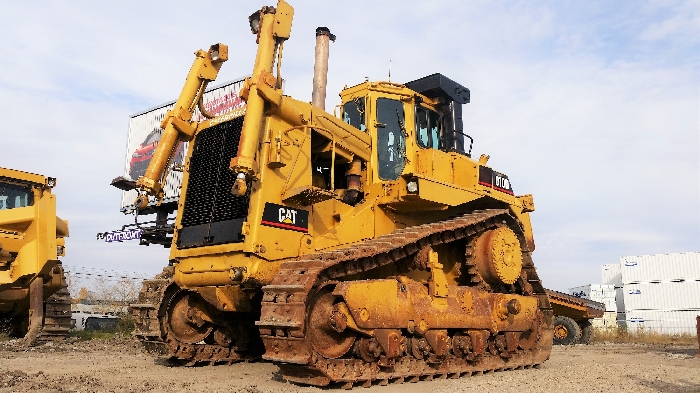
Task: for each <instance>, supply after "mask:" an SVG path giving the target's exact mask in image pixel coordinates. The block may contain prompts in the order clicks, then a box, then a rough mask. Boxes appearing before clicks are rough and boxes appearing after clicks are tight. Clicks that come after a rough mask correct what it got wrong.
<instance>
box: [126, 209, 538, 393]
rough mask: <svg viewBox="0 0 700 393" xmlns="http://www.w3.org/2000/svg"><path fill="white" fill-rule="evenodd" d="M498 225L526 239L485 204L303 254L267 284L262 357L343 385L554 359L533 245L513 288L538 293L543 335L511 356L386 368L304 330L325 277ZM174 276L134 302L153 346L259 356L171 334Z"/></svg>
mask: <svg viewBox="0 0 700 393" xmlns="http://www.w3.org/2000/svg"><path fill="white" fill-rule="evenodd" d="M499 225H507V226H509V227H510V228H511V229H513V230H514V232H515V233H516V234H518V236H519V238H520V240H521V244H524V239H523V238H522V228H521V227H520V225H519V223H518V222H517V221H516V220H515V219H514V218H513V217H512V216H511V215H510V214H509V213H508V211H507V210H485V211H477V212H474V213H471V214H467V215H464V216H461V217H458V218H455V219H452V220H446V221H442V222H437V223H433V224H425V225H420V226H416V227H410V228H406V229H402V230H398V231H395V232H393V233H391V234H388V235H384V236H380V237H378V238H376V239H373V240H370V241H367V242H365V243H362V244H359V245H354V246H351V247H348V248H343V249H339V250H334V251H328V252H320V253H314V254H309V255H304V256H302V257H300V259H299V260H296V261H291V262H287V263H284V264H283V265H282V266H281V268H280V270H279V272H278V273H277V275H276V276H275V277H274V279H273V281H272V282H271V283H270V285H267V286H264V287H263V288H262V289H263V291H264V296H263V301H262V309H261V318H260V321H258V322H257V323H256V324H257V325H258V327H259V330H260V336H261V337H262V339H263V342H264V344H265V349H266V353H265V355H264V356H263V358H265V359H267V360H271V361H273V362H275V363H276V364H278V365H279V366H280V369H281V371H282V374H283V377H284V378H285V379H287V380H290V381H293V382H297V383H303V384H309V385H320V386H324V385H328V384H329V383H332V382H333V383H342V384H343V385H344V387H352V386H353V385H360V384H361V385H363V386H369V385H370V384H372V383H373V381H374V382H378V383H379V384H386V383H401V382H404V381H407V382H415V381H418V380H425V379H432V378H448V377H449V378H456V377H460V376H466V375H475V374H481V373H489V372H494V371H501V370H510V369H521V368H530V367H536V366H538V365H539V364H541V363H542V362H544V361H545V360H546V359H548V357H549V352H550V350H551V342H552V310H551V307H550V305H549V300H548V298H547V295H546V293H545V291H544V288H543V287H542V284H541V282H540V279H539V277H538V275H537V272H536V270H535V267H534V264H533V263H532V259H531V256H530V253H529V252H523V270H522V273H521V279H520V280H518V283H516V284H517V285H514V286H511V287H512V288H511V289H512V291H513V292H514V293H519V294H521V295H526V296H528V295H531V296H536V297H537V298H538V303H539V309H540V311H541V313H539V315H540V317H539V321H538V323H539V326H540V329H539V335H540V336H539V339H538V341H537V345H534V346H533V348H532V349H531V350H520V351H519V352H518V353H515V354H512V356H510V357H508V358H504V357H501V356H498V355H496V354H489V353H487V354H485V355H483V356H481V357H480V358H479V359H477V360H475V361H467V360H464V359H461V358H457V357H455V356H454V355H448V356H446V357H443V358H441V359H437V360H436V359H416V358H413V357H411V356H409V355H404V356H402V357H400V358H399V359H396V360H395V363H394V364H393V365H392V366H390V367H385V366H380V364H379V362H369V363H368V362H366V361H363V360H361V359H358V358H356V357H352V356H351V357H350V358H341V359H325V358H323V356H321V355H319V354H318V353H316V352H315V351H314V350H313V349H312V348H311V345H310V344H309V342H308V341H307V340H306V337H305V329H304V327H305V323H306V320H307V307H308V304H307V300H308V299H309V297H310V295H311V294H312V293H314V291H315V289H317V288H319V287H321V286H322V285H324V284H325V283H327V282H332V281H338V280H342V279H343V278H344V277H347V276H351V275H354V274H357V273H361V272H365V271H369V270H372V269H375V268H377V267H380V266H385V265H388V264H391V263H395V262H397V261H400V260H401V259H402V258H405V257H407V256H410V255H412V254H415V253H416V252H417V251H418V250H420V249H421V248H423V247H425V246H428V245H430V246H434V245H439V244H443V243H451V242H454V241H456V240H460V239H472V238H474V237H475V236H476V235H478V234H480V233H482V232H484V231H486V230H488V229H491V228H494V227H496V226H499ZM470 252H471V251H470V247H467V256H468V257H469V253H470ZM468 260H469V258H467V261H468ZM462 269H463V274H464V275H465V277H468V278H469V279H470V281H471V283H470V284H468V285H473V286H480V287H483V282H481V280H480V277H479V276H478V273H477V272H476V271H475V266H473V265H471V264H469V263H467V264H466V265H465V266H464V267H463V268H462ZM172 276H173V268H172V267H167V268H166V269H164V271H163V273H162V274H161V275H159V276H158V277H156V279H154V280H147V281H144V283H143V288H142V290H141V292H140V294H139V303H138V304H132V305H131V307H130V308H131V312H132V315H133V316H134V320H135V325H136V328H135V330H134V336H136V337H137V338H138V339H139V340H140V341H141V342H142V343H143V345H144V348H145V349H146V350H147V351H148V352H150V353H152V354H154V355H168V356H170V357H171V358H173V359H178V360H180V361H182V362H183V363H185V364H187V365H195V364H197V363H208V364H217V363H231V362H235V361H241V360H248V359H252V358H255V357H254V356H246V355H245V354H239V353H236V352H235V351H233V349H232V348H230V347H224V346H221V345H216V344H205V343H198V344H185V343H181V342H178V341H177V340H175V339H174V338H173V337H172V335H170V334H168V331H167V328H166V327H164V324H163V319H164V316H165V308H166V306H167V301H168V300H169V299H170V298H169V296H171V295H172V293H174V291H176V290H177V287H175V286H174V282H173V278H172ZM465 328H468V327H465ZM351 352H352V351H351Z"/></svg>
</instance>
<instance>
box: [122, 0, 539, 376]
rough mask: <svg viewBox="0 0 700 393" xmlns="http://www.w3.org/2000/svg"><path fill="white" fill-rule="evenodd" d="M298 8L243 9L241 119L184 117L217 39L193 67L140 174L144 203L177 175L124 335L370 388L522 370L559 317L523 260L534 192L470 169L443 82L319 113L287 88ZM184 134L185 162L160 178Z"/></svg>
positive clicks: (357, 97) (320, 83) (317, 105)
mask: <svg viewBox="0 0 700 393" xmlns="http://www.w3.org/2000/svg"><path fill="white" fill-rule="evenodd" d="M292 15H293V9H292V7H291V6H290V5H289V4H287V3H286V2H284V1H283V0H280V1H279V2H278V4H277V6H276V7H263V8H262V9H261V10H259V11H256V12H255V13H254V14H253V15H251V16H250V18H249V22H250V26H251V29H252V31H253V33H254V34H255V35H256V37H257V42H258V52H257V57H256V59H255V65H254V68H253V73H252V76H251V77H250V78H248V79H247V80H246V83H245V86H244V88H243V90H242V91H241V96H242V97H244V99H245V100H246V101H247V108H246V110H245V114H244V115H243V114H242V113H229V114H226V115H222V116H219V117H212V118H210V119H208V120H205V121H204V122H200V123H197V122H194V121H192V118H193V114H194V113H195V111H196V110H197V108H199V110H200V112H201V113H202V114H203V115H204V116H205V117H210V116H208V114H207V113H206V110H204V108H203V105H202V103H201V100H202V95H203V92H204V91H205V89H206V86H207V83H209V82H210V81H213V80H215V78H216V75H217V73H218V70H219V68H220V67H221V64H222V63H223V62H225V61H226V60H227V58H228V49H227V47H226V46H225V45H223V44H217V45H214V46H212V47H211V48H210V49H209V50H208V51H203V50H200V51H198V52H196V59H195V63H194V65H193V67H192V69H191V70H190V73H189V76H188V78H187V81H186V83H185V87H184V88H183V91H182V94H181V96H180V98H179V99H178V101H177V102H176V104H175V107H174V108H173V109H172V110H171V111H170V112H169V113H168V115H167V116H166V117H165V119H164V120H163V122H162V128H163V130H164V131H163V134H162V137H161V139H160V142H159V144H158V147H157V149H156V151H155V153H154V156H153V159H152V160H151V162H150V165H149V167H148V169H147V171H146V174H145V175H144V176H143V177H141V178H140V179H138V181H137V187H138V188H139V189H140V190H141V195H140V196H139V198H138V199H137V202H136V204H137V205H139V206H141V207H145V206H146V204H147V203H148V198H149V196H150V197H151V198H153V197H155V198H158V197H159V195H162V186H163V182H164V180H163V179H165V177H166V176H167V172H168V171H169V170H172V169H175V170H182V171H183V172H184V173H183V181H182V196H181V199H180V202H179V205H178V211H177V220H176V224H175V233H174V237H173V244H172V248H171V251H170V266H169V267H167V268H166V269H165V270H164V272H163V273H162V274H161V275H160V276H159V277H157V278H156V279H154V280H149V281H146V282H145V283H144V287H143V289H142V291H141V293H140V297H139V302H138V304H134V305H132V313H133V315H134V317H135V319H136V331H135V335H137V336H138V337H139V338H140V339H141V340H142V341H143V343H144V345H145V346H146V347H147V348H149V349H151V350H153V351H156V352H158V353H162V354H168V355H169V356H171V357H173V358H175V359H180V360H182V361H183V362H185V363H188V364H195V363H198V362H207V363H219V362H220V363H226V362H232V361H237V360H241V359H246V358H254V357H260V356H261V355H262V357H263V358H265V359H268V360H271V361H274V362H275V363H276V364H278V365H279V366H280V368H281V370H282V374H283V376H284V378H286V379H287V380H290V381H295V382H299V383H305V384H312V385H328V384H329V383H331V382H333V383H343V384H345V385H346V386H352V385H353V384H356V383H357V384H364V385H368V384H371V383H372V381H378V382H379V383H388V382H396V381H398V382H402V381H404V380H417V379H419V378H423V379H425V378H433V377H447V376H449V377H455V376H457V377H458V376H460V375H465V374H470V373H474V372H485V371H491V370H503V369H516V368H523V367H524V368H527V367H532V366H535V365H538V364H541V363H542V362H544V361H545V360H546V359H547V358H548V357H549V353H550V349H551V345H552V310H551V307H550V305H549V301H548V299H547V295H546V294H545V292H544V289H543V287H542V284H541V283H540V280H539V278H538V276H537V273H536V271H535V267H534V265H533V262H532V259H531V252H532V251H533V250H534V247H535V246H534V241H533V235H532V229H531V225H530V218H529V213H530V212H532V211H533V210H534V205H533V200H532V196H530V195H523V196H515V195H514V193H513V190H512V187H511V185H510V181H509V179H508V177H507V176H506V175H504V174H502V173H499V172H497V171H495V170H493V169H492V168H490V167H488V166H487V161H488V156H486V155H482V156H481V157H480V158H479V159H478V160H475V159H472V158H471V138H470V137H469V136H467V135H465V134H464V133H463V127H462V105H463V104H466V103H468V102H469V94H470V92H469V90H468V89H467V88H465V87H463V86H461V85H460V84H458V83H456V82H454V81H452V80H450V79H448V78H446V77H445V76H443V75H441V74H433V75H430V76H427V77H424V78H421V79H418V80H415V81H413V82H409V83H405V84H397V83H391V82H369V81H366V82H364V83H361V84H359V85H356V86H353V87H348V88H345V89H344V90H343V91H342V92H341V93H340V97H341V104H340V105H339V106H338V107H337V108H336V112H338V114H337V115H333V114H331V113H328V112H326V111H325V110H324V109H323V107H324V101H325V86H324V84H325V78H326V75H325V71H326V69H327V62H326V60H327V57H326V56H324V55H327V48H328V42H329V40H330V39H334V37H333V36H332V35H331V34H330V32H329V31H328V30H327V29H324V28H319V29H318V30H317V52H318V53H317V62H316V64H315V77H314V91H313V98H314V99H313V103H311V104H310V103H307V102H302V101H299V100H296V99H294V98H291V97H288V96H284V95H283V94H282V88H281V87H282V83H281V80H282V79H281V78H282V76H281V70H280V65H281V62H282V47H283V44H284V41H285V40H287V39H288V38H289V37H290V32H291V26H292ZM180 141H191V143H190V145H189V150H188V152H187V158H186V162H185V165H184V168H179V167H173V168H171V160H172V157H173V155H174V152H175V150H176V148H177V145H178V143H179V142H180Z"/></svg>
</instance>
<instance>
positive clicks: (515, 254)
mask: <svg viewBox="0 0 700 393" xmlns="http://www.w3.org/2000/svg"><path fill="white" fill-rule="evenodd" d="M475 248H476V256H475V257H476V258H475V261H476V265H477V268H478V269H479V273H480V274H481V276H482V277H483V278H484V280H486V281H487V282H489V283H492V284H496V285H500V284H513V283H514V282H515V281H516V280H517V279H518V278H519V277H520V271H521V270H522V267H523V258H522V251H521V247H520V241H519V240H518V237H517V236H516V235H515V233H514V232H513V230H512V229H510V228H508V227H499V228H496V229H493V230H490V231H487V232H485V233H484V234H482V235H481V236H479V238H478V239H477V241H476V246H475Z"/></svg>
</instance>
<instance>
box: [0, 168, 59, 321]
mask: <svg viewBox="0 0 700 393" xmlns="http://www.w3.org/2000/svg"><path fill="white" fill-rule="evenodd" d="M55 184H56V182H55V179H52V178H48V177H45V176H41V175H36V174H32V173H27V172H22V171H17V170H13V169H8V168H0V187H2V186H3V185H11V186H15V187H22V188H24V189H25V190H27V191H28V192H29V193H30V194H31V201H32V202H31V203H26V204H25V203H23V204H22V205H23V206H21V207H15V206H8V205H6V204H2V205H0V206H2V207H0V312H9V311H10V310H13V313H16V314H18V315H19V314H22V313H23V312H24V313H26V312H28V306H29V300H28V294H29V286H30V283H31V282H32V281H34V280H35V279H37V277H42V279H43V295H44V298H48V297H49V296H51V295H52V294H53V293H55V292H56V291H57V290H58V289H60V288H61V286H62V285H63V284H64V281H63V271H62V270H61V269H60V268H57V266H56V264H57V263H58V256H62V255H64V254H65V240H64V237H67V236H68V232H69V231H68V222H67V221H65V220H62V219H60V218H58V217H57V216H56V198H55V195H53V194H52V193H51V189H52V187H53V186H55ZM59 246H60V252H59ZM25 306H26V307H25Z"/></svg>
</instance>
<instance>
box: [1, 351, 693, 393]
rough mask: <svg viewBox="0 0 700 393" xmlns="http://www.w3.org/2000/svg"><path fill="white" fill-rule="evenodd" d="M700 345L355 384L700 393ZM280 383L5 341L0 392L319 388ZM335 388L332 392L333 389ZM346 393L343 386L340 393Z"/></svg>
mask: <svg viewBox="0 0 700 393" xmlns="http://www.w3.org/2000/svg"><path fill="white" fill-rule="evenodd" d="M696 351H697V349H696V348H693V347H678V346H653V345H634V344H596V345H588V346H585V345H576V346H570V347H555V348H554V350H553V351H552V356H551V358H550V360H548V361H547V362H546V363H545V364H544V365H543V366H542V367H541V368H539V369H530V370H518V371H507V372H499V373H494V374H487V375H481V376H474V377H465V378H461V379H453V380H435V381H421V382H418V383H405V384H402V385H389V386H372V387H371V388H369V389H363V388H361V387H357V388H355V391H360V392H377V393H379V392H394V391H400V392H402V393H418V392H420V393H427V392H440V393H443V392H444V393H448V392H480V393H484V392H528V393H529V392H567V393H568V392H635V393H640V392H700V358H696V357H694V355H695V352H696ZM328 390H329V389H319V388H315V387H304V386H298V385H293V384H288V383H285V382H284V381H281V380H280V378H279V375H278V373H277V367H275V366H274V365H272V364H268V363H264V362H259V363H240V364H235V365H232V366H213V367H212V366H204V367H193V368H185V367H170V366H169V364H168V362H167V361H165V360H164V359H159V358H154V357H151V356H149V355H147V354H145V353H143V352H141V349H140V347H139V345H138V343H136V342H135V341H133V340H131V339H126V338H116V339H112V340H106V341H104V340H92V341H72V342H71V341H68V342H62V343H52V344H48V345H43V346H40V347H37V348H30V349H28V350H27V349H22V348H19V347H17V345H16V343H15V342H12V341H10V342H5V343H2V344H0V392H1V393H4V392H153V393H156V392H242V393H263V392H280V393H281V392H285V393H286V392H316V393H321V392H324V391H328ZM331 391H332V390H331ZM339 391H342V390H339Z"/></svg>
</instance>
